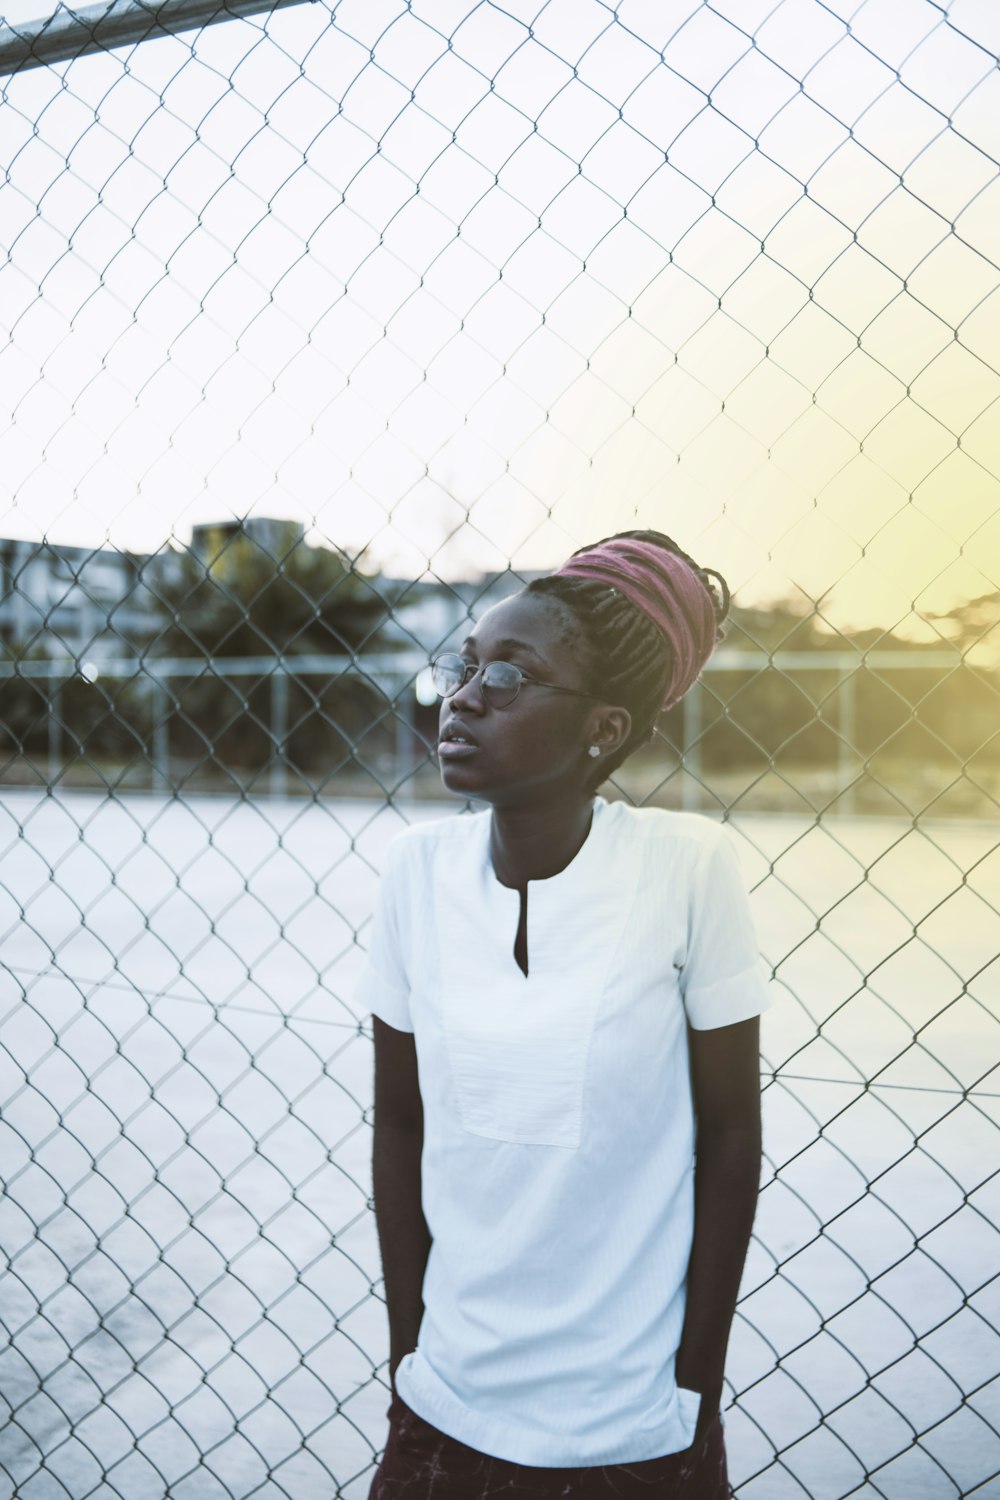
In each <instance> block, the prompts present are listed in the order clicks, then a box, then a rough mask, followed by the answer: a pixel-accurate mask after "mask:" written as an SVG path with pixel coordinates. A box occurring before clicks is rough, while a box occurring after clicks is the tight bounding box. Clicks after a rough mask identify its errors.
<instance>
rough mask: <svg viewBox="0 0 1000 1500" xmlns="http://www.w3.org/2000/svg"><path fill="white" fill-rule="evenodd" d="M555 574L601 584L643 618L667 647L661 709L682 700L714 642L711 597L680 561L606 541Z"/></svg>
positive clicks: (659, 550) (636, 543)
mask: <svg viewBox="0 0 1000 1500" xmlns="http://www.w3.org/2000/svg"><path fill="white" fill-rule="evenodd" d="M706 571H708V570H706ZM556 573H557V575H559V576H561V577H564V578H586V579H589V580H590V581H591V582H593V583H606V584H608V585H609V586H610V587H611V588H616V589H617V590H618V592H619V593H620V594H623V595H624V597H625V598H626V599H628V600H629V601H630V603H632V604H634V605H635V606H636V608H637V609H641V610H642V612H643V614H645V615H648V616H649V618H650V619H651V620H652V622H653V624H654V625H655V626H656V628H657V630H659V632H660V634H661V635H662V636H663V638H664V640H665V641H666V643H667V645H668V647H669V648H670V662H671V673H670V681H669V682H668V684H667V690H666V695H665V697H664V700H663V707H664V708H672V707H673V706H674V704H675V703H677V702H678V701H679V700H680V699H681V698H683V696H684V694H685V693H686V692H687V690H688V688H689V687H690V686H691V684H692V683H693V682H695V681H697V678H698V676H699V674H700V672H701V669H702V667H704V665H705V663H706V662H707V661H708V658H709V657H710V656H711V654H712V651H713V648H714V646H715V643H716V640H717V638H718V627H717V619H716V613H715V605H714V603H713V600H712V596H711V594H710V593H709V591H708V589H707V588H706V586H705V584H704V583H703V582H702V581H701V579H700V578H699V577H698V575H697V573H695V572H694V570H693V569H692V568H691V566H690V565H689V564H688V563H687V562H685V560H684V558H683V557H678V556H677V554H676V553H674V552H670V551H668V550H667V548H665V547H660V546H657V545H656V543H654V542H645V541H641V540H639V538H637V537H611V538H609V540H608V541H606V542H600V543H598V545H597V546H596V547H590V548H588V549H587V550H586V551H585V552H578V553H577V554H576V556H575V557H571V558H569V560H568V561H567V562H564V563H563V565H562V567H561V568H557V569H556Z"/></svg>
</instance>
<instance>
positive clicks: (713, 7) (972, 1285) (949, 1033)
mask: <svg viewBox="0 0 1000 1500" xmlns="http://www.w3.org/2000/svg"><path fill="white" fill-rule="evenodd" d="M12 19H17V18H16V17H14V18H12V17H11V16H8V20H9V21H10V20H12ZM160 19H161V21H162V15H161V18H160ZM998 41H1000V20H998V12H997V10H996V8H995V6H993V5H991V4H989V3H988V0H953V3H951V4H950V5H945V4H938V3H931V0H830V3H826V4H821V3H818V0H780V3H774V0H739V3H737V0H716V3H707V0H702V3H697V0H672V3H670V4H669V5H653V4H649V3H642V0H631V3H629V0H626V3H622V4H618V5H615V6H612V5H608V4H604V3H600V0H574V3H569V0H549V3H547V4H542V3H540V0H506V3H504V4H499V3H478V4H476V3H472V0H438V3H434V4H432V3H430V0H427V3H417V0H412V3H410V4H403V3H401V0H364V3H363V0H354V3H348V0H340V3H324V0H315V3H312V4H309V5H299V6H295V7H293V8H291V9H288V10H282V11H281V12H280V13H275V14H273V15H270V16H267V17H264V18H257V19H251V18H243V19H233V20H231V21H227V22H225V23H224V24H219V25H213V26H211V27H210V28H207V29H204V30H200V31H189V32H186V33H183V34H178V35H166V36H159V37H156V38H155V39H151V40H147V41H144V42H142V43H140V44H137V45H135V46H128V47H119V48H117V49H115V50H109V51H107V52H100V53H95V54H92V55H89V56H86V57H79V58H76V59H75V60H73V61H70V62H66V63H60V64H57V65H52V66H49V67H38V68H34V69H32V70H31V71H25V70H24V69H21V70H19V71H16V72H15V73H13V74H12V76H11V77H10V78H9V79H8V80H7V83H6V88H5V95H4V106H3V109H2V111H0V131H2V136H3V158H4V162H5V165H6V168H7V172H6V179H5V182H4V184H3V186H2V188H0V221H2V224H3V232H4V238H5V240H6V243H7V246H8V253H7V258H6V261H5V263H4V265H3V268H2V270H0V286H2V298H3V307H4V316H5V321H6V322H7V324H8V327H9V330H10V331H9V337H8V340H7V343H6V345H5V347H4V349H3V354H2V364H3V372H4V373H3V382H2V384H3V389H4V392H5V396H6V397H7V398H9V399H6V400H5V405H6V406H7V407H8V408H9V411H10V422H9V425H8V426H7V427H6V429H5V431H4V434H3V436H2V438H0V444H2V447H0V453H2V463H0V473H2V475H3V482H4V485H5V488H6V489H7V491H8V494H9V503H8V508H7V510H6V514H5V519H4V527H5V530H6V532H7V537H6V539H5V540H3V541H0V549H2V551H0V566H2V582H3V600H2V605H0V637H2V642H3V656H2V659H0V673H2V675H0V685H2V686H0V692H2V711H0V749H2V751H3V758H2V762H0V780H2V791H0V809H2V813H3V823H2V828H3V842H2V865H0V931H2V934H3V968H2V975H0V984H2V996H0V1102H2V1123H0V1148H2V1149H0V1173H2V1178H3V1186H4V1195H3V1198H2V1201H0V1252H2V1254H3V1257H4V1261H3V1266H4V1269H3V1277H2V1281H0V1330H2V1340H3V1342H2V1345H0V1398H2V1401H3V1412H4V1421H3V1425H2V1430H0V1489H2V1488H3V1486H4V1485H6V1493H8V1494H14V1495H17V1496H18V1497H24V1500H49V1497H57V1496H58V1497H69V1500H89V1497H100V1500H105V1497H120V1500H133V1497H135V1500H138V1497H142V1500H148V1497H149V1496H153V1495H164V1496H167V1495H169V1496H171V1497H176V1500H214V1497H219V1500H245V1497H246V1500H248V1497H251V1496H253V1497H255V1500H256V1497H260V1500H265V1497H266V1500H277V1497H285V1496H287V1497H294V1500H311V1497H316V1500H319V1497H326V1496H329V1495H331V1494H337V1495H344V1496H347V1497H349V1500H353V1497H364V1496H365V1495H366V1494H367V1491H368V1487H369V1485H370V1482H371V1476H372V1471H373V1467H374V1464H375V1462H376V1461H377V1457H378V1451H379V1449H380V1446H381V1444H382V1442H383V1440H384V1436H385V1409H386V1405H387V1353H388V1349H387V1345H388V1336H387V1324H386V1319H385V1309H384V1305H383V1294H382V1286H381V1280H380V1265H379V1258H378V1250H377V1243H376V1236H375V1230H374V1222H373V1216H372V1212H371V1209H372V1199H371V1173H370V1150H371V1135H370V1125H371V1103H372V1088H371V1071H372V1058H371V1032H370V1025H369V1018H368V1017H367V1016H365V1015H359V1014H357V1013H356V1011H355V1010H354V1009H353V1008H352V1004H351V999H350V996H351V983H352V980H353V977H354V976H355V974H356V972H357V969H358V965H359V962H360V958H361V950H362V949H363V946H364V943H365V933H366V928H367V923H368V921H369V918H370V913H371V908H372V902H373V899H374V895H375V890H376V888H377V879H378V871H379V868H380V864H381V859H382V855H383V853H384V850H385V847H386V844H387V842H388V840H389V838H390V837H391V836H392V834H393V833H394V832H395V831H396V830H397V829H398V828H399V827H401V826H402V825H403V823H405V822H407V821H409V820H412V819H413V818H418V817H424V816H428V815H440V813H441V811H442V805H441V802H440V800H438V799H439V784H438V779H437V773H436V769H435V767H434V764H433V753H432V745H433V724H434V720H435V709H434V706H433V702H432V701H430V700H431V695H430V694H428V692H427V691H426V667H427V662H428V658H429V655H430V654H431V653H433V652H434V651H436V650H438V649H440V648H441V647H443V646H446V645H451V644H453V643H454V642H455V641H456V640H457V639H459V638H460V635H461V634H463V633H464V631H463V629H462V627H463V626H467V621H468V619H469V618H470V617H475V616H476V615H477V614H478V613H479V612H480V611H481V610H482V609H483V608H484V607H485V606H486V605H487V604H488V603H489V602H491V601H492V600H493V599H495V598H498V597H501V596H502V595H503V594H505V593H506V592H508V591H510V590H511V589H513V588H515V587H517V586H518V584H519V582H520V581H521V579H523V578H525V577H528V576H530V575H531V574H532V573H533V572H535V571H538V570H541V569H547V568H549V567H551V566H553V565H555V564H556V563H558V562H559V561H561V559H562V558H563V557H564V556H565V555H566V554H567V552H568V551H569V550H572V549H573V548H574V547H576V546H579V545H582V544H583V543H584V542H586V541H589V540H593V539H595V538H596V537H599V536H602V535H605V534H607V533H608V532H610V531H612V530H616V529H620V528H622V527H625V526H632V525H647V524H648V525H655V526H660V527H661V528H662V529H664V530H667V531H671V532H673V533H674V534H675V535H677V536H678V537H679V539H680V540H681V542H682V544H683V545H684V546H685V547H686V548H688V549H689V550H690V551H692V552H693V553H694V555H695V556H697V557H698V558H699V560H701V561H704V562H705V563H707V564H710V565H712V566H715V567H720V568H722V569H723V571H724V572H725V573H726V575H727V577H728V578H729V580H730V582H731V583H732V585H733V587H734V598H735V606H736V607H735V609H734V613H733V619H732V624H731V627H730V631H729V634H728V636H727V639H726V642H725V643H724V645H723V647H722V648H721V649H720V651H719V652H718V654H717V656H716V658H715V659H714V660H713V662H712V664H711V666H710V668H709V670H707V671H706V673H705V675H704V677H703V679H702V682H701V683H700V684H699V685H698V686H697V687H696V688H695V689H693V690H692V692H691V694H690V695H689V696H688V698H687V699H686V700H685V701H684V703H683V704H682V705H681V706H680V707H679V708H678V709H676V710H674V711H673V712H672V713H671V714H669V715H666V716H665V717H664V719H663V721H662V725H661V728H660V730H659V731H658V734H657V737H656V739H655V740H654V743H653V745H652V747H651V748H650V750H649V751H648V753H646V754H644V755H640V756H638V757H636V758H635V759H634V760H632V761H630V762H629V763H628V765H627V766H626V767H624V768H623V769H622V771H621V772H620V773H618V775H617V777H616V779H615V783H614V785H613V786H610V787H608V788H605V790H606V791H607V793H608V795H611V796H625V797H629V798H631V799H632V800H633V801H635V802H639V803H647V802H648V803H651V804H655V805H660V806H682V807H688V808H694V809H699V810H701V811H702V812H704V813H705V814H706V815H710V816H716V817H724V818H725V819H727V820H728V822H729V824H730V827H731V828H732V830H733V832H734V834H735V836H737V838H738V840H739V846H740V848H741V851H742V854H743V858H744V866H745V872H746V875H747V880H748V884H749V885H750V887H751V890H752V900H753V903H754V910H755V916H756V920H757V925H758V931H759V933H760V937H761V945H762V950H763V952H764V954H765V957H766V958H767V960H768V962H769V964H770V965H771V967H772V969H773V974H774V979H773V984H774V987H775V991H776V999H777V1002H778V1003H777V1004H776V1005H775V1006H774V1007H773V1009H772V1011H770V1012H769V1013H768V1015H767V1016H766V1017H765V1021H764V1031H763V1035H764V1043H763V1048H764V1058H763V1076H762V1083H763V1089H764V1095H763V1097H764V1104H765V1157H766V1167H765V1174H764V1179H763V1184H762V1192H761V1198H760V1207H759V1212H758V1218H757V1223H756V1227H755V1235H754V1241H753V1244H752V1247H751V1254H750V1257H749V1261H748V1265H747V1270H746V1275H745V1278H744V1285H743V1288H742V1293H741V1300H740V1305H739V1308H738V1311H737V1319H736V1325H735V1327H734V1332H733V1338H732V1343H731V1349H730V1358H729V1363H728V1371H727V1376H728V1378H727V1394H726V1402H727V1411H726V1418H727V1424H728V1426H727V1434H728V1439H727V1440H728V1445H729V1450H730V1467H731V1474H732V1478H733V1481H734V1485H735V1489H736V1493H737V1494H738V1495H739V1497H740V1500H784V1497H786V1496H787V1497H802V1496H808V1497H814V1500H819V1497H822V1500H833V1497H838V1500H839V1497H846V1496H848V1495H850V1496H856V1495H863V1496H866V1497H867V1496H872V1497H874V1496H884V1497H890V1500H937V1497H951V1496H955V1495H960V1496H971V1495H975V1496H977V1497H980V1500H986V1497H988V1496H1000V1407H998V1396H1000V1359H998V1352H1000V1282H998V1279H997V1275H996V1268H997V1265H998V1247H1000V1238H998V1231H1000V1185H998V1177H997V1173H996V1161H997V1142H998V1134H997V1130H998V1125H1000V1110H998V1099H1000V1086H998V1085H1000V985H998V979H1000V962H998V959H997V954H998V952H1000V837H998V833H1000V821H998V818H997V808H998V805H1000V741H998V733H997V724H998V702H1000V631H998V628H997V620H998V613H997V600H998V593H997V590H998V574H1000V519H998V517H1000V479H998V471H1000V444H998V432H1000V424H998V421H997V395H998V392H1000V269H998V262H1000V246H998V234H997V226H998V224H1000V186H998V157H1000V77H998V69H997V56H996V54H997V51H998ZM164 538H166V539H164Z"/></svg>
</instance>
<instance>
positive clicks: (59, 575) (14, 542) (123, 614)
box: [0, 516, 538, 663]
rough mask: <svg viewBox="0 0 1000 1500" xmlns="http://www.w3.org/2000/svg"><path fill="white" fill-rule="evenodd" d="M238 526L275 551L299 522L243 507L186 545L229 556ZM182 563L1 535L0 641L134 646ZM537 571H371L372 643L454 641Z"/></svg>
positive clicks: (292, 538) (33, 647) (81, 652)
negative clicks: (431, 574) (461, 575)
mask: <svg viewBox="0 0 1000 1500" xmlns="http://www.w3.org/2000/svg"><path fill="white" fill-rule="evenodd" d="M241 533H242V534H243V535H245V536H247V537H249V538H250V539H251V541H253V542H256V543H257V544H258V545H259V546H261V547H262V548H264V549H265V550H266V551H267V552H269V553H270V554H271V556H273V557H277V558H281V557H283V556H285V555H287V554H288V552H289V551H291V550H292V549H293V548H294V547H296V546H301V545H303V544H304V540H303V539H304V535H305V532H304V527H303V526H302V524H301V522H298V521H289V520H285V519H281V518H276V517H268V516H248V517H245V518H244V519H243V520H241V521H219V522H208V523H205V524H204V525H199V526H195V527H193V528H192V533H191V544H190V549H189V550H190V552H191V553H192V554H193V555H194V556H195V557H197V558H199V560H200V561H201V562H203V563H204V564H205V566H206V568H208V569H211V568H212V564H213V562H215V561H216V559H220V558H222V559H224V557H225V554H226V552H227V551H231V554H232V557H233V561H234V563H235V562H236V561H237V559H238V557H239V555H240V554H239V551H238V549H234V548H233V547H232V543H233V542H234V540H235V539H236V538H238V537H239V535H240V534H241ZM223 566H224V563H223ZM181 567H182V554H181V553H180V552H179V551H177V550H175V549H173V548H170V547H166V546H165V547H163V548H161V549H160V551H158V552H153V553H143V552H122V551H119V550H118V549H117V548H115V547H98V548H93V547H74V546H68V545H63V544H60V543H57V542H49V541H42V542H35V541H25V540H21V539H12V538H0V649H3V650H5V651H7V652H9V653H11V654H14V653H20V652H23V651H26V650H30V651H31V653H32V654H33V655H37V654H44V655H46V656H50V657H66V656H72V657H76V658H80V659H83V658H86V659H88V660H92V661H94V662H95V663H100V662H101V661H107V660H109V659H111V658H115V657H117V658H121V657H130V656H135V655H137V654H138V653H139V652H140V651H142V650H143V649H145V648H147V647H148V645H149V643H150V642H151V641H153V640H155V638H156V636H157V635H158V633H159V632H160V630H161V629H162V626H163V610H162V606H161V605H160V603H159V599H158V593H157V584H158V583H161V584H162V583H163V582H166V581H171V580H172V579H174V578H177V577H179V576H180V573H181ZM537 576H538V574H537V573H514V572H512V571H511V570H510V569H505V570H504V571H503V572H498V573H488V574H486V575H484V576H483V577H482V578H481V579H479V580H475V581H474V580H468V579H461V580H458V581H455V582H447V583H446V582H442V581H441V580H439V579H433V578H431V579H419V580H412V579H407V578H392V577H389V576H387V575H385V574H381V573H379V574H375V575H373V576H371V577H369V578H368V579H367V581H368V583H369V584H370V586H371V587H372V589H373V590H374V591H375V592H376V593H377V594H378V595H379V597H380V598H381V599H382V600H383V601H384V602H385V606H386V611H387V618H386V620H385V623H384V626H383V627H382V629H381V631H380V639H379V642H378V644H377V645H373V650H375V651H378V652H380V653H386V652H388V653H390V654H391V653H393V652H397V651H398V652H400V653H406V654H407V655H409V654H411V653H416V654H418V655H421V656H424V657H430V656H433V655H435V654H436V653H437V652H439V651H443V650H449V649H451V650H454V649H456V647H457V646H458V645H460V644H461V641H462V639H463V638H464V636H465V635H467V634H468V632H469V630H470V629H471V628H472V622H473V621H474V620H475V619H476V618H478V616H479V615H481V614H482V613H483V611H484V610H485V609H487V608H488V607H489V606H490V605H491V604H494V603H496V602H497V601H498V600H500V599H503V598H506V597H507V596H508V595H509V594H512V593H515V592H516V591H517V590H518V589H519V588H522V587H523V586H524V584H525V583H527V582H528V580H529V579H530V578H534V577H537Z"/></svg>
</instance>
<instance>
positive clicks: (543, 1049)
mask: <svg viewBox="0 0 1000 1500" xmlns="http://www.w3.org/2000/svg"><path fill="white" fill-rule="evenodd" d="M588 853H589V856H590V858H589V859H588V861H587V862H585V863H581V864H580V865H577V864H576V862H575V861H574V863H573V864H571V865H570V866H568V867H567V869H566V870H565V871H563V872H561V874H560V875H559V876H557V877H555V878H554V879H552V880H549V881H538V882H531V883H530V884H529V887H528V960H529V973H528V975H527V977H526V976H525V975H524V974H523V973H522V971H521V970H520V968H519V967H518V965H517V963H516V960H515V959H514V956H513V945H514V936H515V933H516V930H517V925H518V918H519V914H520V899H519V895H518V892H517V891H516V890H511V889H508V888H506V887H504V886H501V885H500V884H499V882H497V881H496V879H495V876H494V875H493V871H492V868H491V866H490V865H489V864H488V862H487V861H485V860H484V859H483V857H482V855H483V848H482V845H480V846H479V847H478V848H470V849H469V850H468V851H467V857H465V858H455V857H454V852H453V851H446V850H442V851H440V856H441V857H439V858H438V860H437V861H436V863H435V865H434V867H433V870H432V871H429V872H428V873H429V875H430V886H431V888H432V889H433V893H434V901H433V918H432V922H431V924H430V926H431V928H432V932H433V940H432V941H431V940H430V938H431V934H428V935H427V936H428V939H429V940H428V942H427V943H426V944H425V945H424V952H425V956H426V960H427V963H428V966H429V972H427V973H426V974H425V976H424V983H423V984H418V986H417V988H418V989H419V991H420V992H421V993H420V1000H419V1002H418V1003H419V1007H420V1009H421V1010H422V1011H423V1012H424V1016H425V1022H426V1031H425V1036H424V1039H423V1041H424V1049H425V1055H426V1056H428V1057H430V1056H433V1060H434V1063H433V1065H434V1067H435V1070H436V1071H438V1072H439V1074H440V1079H441V1084H442V1087H443V1088H444V1089H445V1091H446V1092H447V1094H448V1095H450V1096H451V1098H452V1099H453V1107H454V1110H455V1113H456V1115H457V1117H458V1120H459V1121H460V1124H461V1127H462V1129H463V1130H465V1131H468V1132H471V1133H472V1134H474V1135H481V1136H484V1137H488V1138H491V1139H494V1140H502V1141H511V1142H518V1143H521V1144H526V1145H548V1146H563V1147H568V1148H571V1149H572V1148H575V1147H577V1146H579V1144H580V1141H581V1137H582V1127H583V1107H584V1096H585V1084H586V1081H587V1079H588V1077H590V1076H592V1075H593V1073H594V1071H595V1065H596V1068H597V1071H598V1072H599V1070H600V1067H601V1065H602V1059H594V1058H593V1057H592V1056H591V1053H592V1050H593V1046H594V1042H595V1037H598V1038H599V1037H602V1036H603V1037H604V1038H605V1041H606V1043H608V1044H609V1045H610V1048H611V1052H609V1054H608V1056H607V1057H606V1058H605V1059H603V1061H606V1062H608V1063H613V1066H614V1071H615V1072H621V1071H622V1070H623V1065H622V1064H621V1063H620V1062H614V1060H613V1057H612V1055H611V1054H612V1053H613V1052H614V1050H615V1049H616V1048H618V1047H620V1044H621V1041H622V1040H624V1042H625V1045H626V1047H627V1048H630V1049H631V1050H636V1049H638V1053H637V1056H638V1057H640V1058H641V1054H642V1051H643V1049H644V1046H647V1044H652V1050H653V1053H654V1054H656V1053H657V1051H658V1050H659V1049H660V1048H661V1047H662V1045H663V1036H664V1035H665V1031H667V1030H670V1029H671V1028H670V1027H669V1026H666V1027H664V1025H662V1024H661V1025H660V1033H661V1034H660V1035H659V1036H658V1037H657V1038H652V1037H647V1039H646V1043H644V1042H643V1033H644V1032H645V1031H646V1030H647V1028H648V1027H649V1025H650V1024H651V1025H652V1026H653V1027H654V1028H655V1027H656V1026H657V1024H658V1023H657V1017H656V1012H655V1004H656V1003H657V998H658V1000H659V1003H660V1004H666V1005H668V1006H669V1005H670V1004H671V996H673V1000H674V1002H676V970H675V968H674V966H673V956H674V950H673V947H669V948H664V947H663V946H662V945H659V946H654V945H657V939H658V937H661V938H662V937H663V936H665V934H664V933H663V932H662V931H660V932H659V933H657V931H656V930H655V924H654V923H652V922H651V921H650V917H651V916H652V915H653V912H652V911H651V908H650V903H649V901H647V900H642V899H639V898H640V888H641V884H642V880H643V876H644V871H645V868H646V863H647V862H646V858H645V850H644V848H643V845H642V843H641V841H628V840H619V841H618V842H617V843H616V842H615V841H614V840H608V839H604V840H603V841H602V842H598V844H596V845H595V846H594V847H592V848H591V849H590V850H589V851H588ZM633 944H634V945H635V948H636V950H637V951H635V952H634V953H633V952H632V947H633ZM650 990H654V991H657V992H658V996H657V995H652V996H650V995H648V994H647V995H646V997H645V999H644V998H643V992H646V991H650ZM630 1006H631V1009H632V1012H633V1013H632V1015H631V1017H629V1016H628V1015H626V1014H624V1013H625V1012H626V1011H627V1010H628V1009H629V1007H630ZM651 1007H653V1008H652V1009H651ZM640 1010H641V1011H642V1012H643V1015H644V1016H645V1019H644V1018H643V1015H640V1014H639V1012H640ZM619 1015H622V1018H623V1019H624V1022H625V1024H626V1025H627V1026H628V1027H629V1028H630V1035H628V1036H626V1037H625V1038H624V1039H619V1038H616V1036H615V1033H614V1027H615V1026H616V1025H617V1017H618V1016H619ZM647 1050H648V1048H647ZM624 1071H625V1072H627V1065H625V1066H624Z"/></svg>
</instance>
